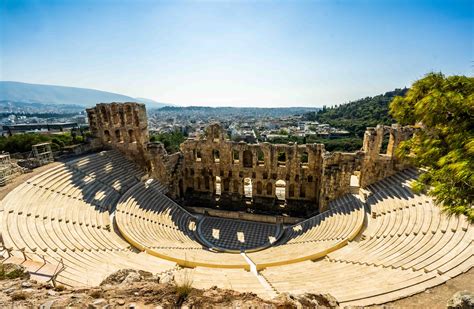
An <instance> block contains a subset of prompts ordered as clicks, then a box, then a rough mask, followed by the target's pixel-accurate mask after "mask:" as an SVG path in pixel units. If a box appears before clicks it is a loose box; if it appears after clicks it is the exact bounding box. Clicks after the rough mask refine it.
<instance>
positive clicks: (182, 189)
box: [178, 179, 184, 197]
mask: <svg viewBox="0 0 474 309" xmlns="http://www.w3.org/2000/svg"><path fill="white" fill-rule="evenodd" d="M178 188H179V196H180V197H183V196H184V188H183V180H182V179H180V180H179V183H178Z"/></svg>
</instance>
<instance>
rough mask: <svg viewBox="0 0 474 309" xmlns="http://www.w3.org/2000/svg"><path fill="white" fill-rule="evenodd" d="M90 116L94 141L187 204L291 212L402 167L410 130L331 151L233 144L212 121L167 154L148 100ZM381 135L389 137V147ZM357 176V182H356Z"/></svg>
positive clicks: (390, 129) (370, 135) (320, 205)
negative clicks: (155, 137)
mask: <svg viewBox="0 0 474 309" xmlns="http://www.w3.org/2000/svg"><path fill="white" fill-rule="evenodd" d="M87 113H88V117H89V124H90V130H91V133H92V134H93V135H94V136H95V137H96V142H97V141H99V143H101V144H102V145H104V146H109V147H114V148H116V149H118V150H119V151H121V152H122V153H123V154H125V155H126V156H127V157H129V158H130V159H132V160H134V161H135V162H137V163H138V164H140V165H141V166H142V167H143V168H144V169H145V170H146V172H147V173H148V175H149V177H152V178H155V179H157V180H159V181H160V182H161V183H162V184H164V185H166V186H167V187H168V189H169V195H170V196H171V197H173V198H175V199H179V200H181V202H183V203H184V204H185V205H187V206H204V207H215V208H219V207H222V208H224V207H230V208H227V209H233V210H243V209H242V207H244V208H249V209H255V210H263V211H264V212H266V213H272V212H273V213H281V212H287V211H288V212H287V213H288V214H290V215H304V214H307V213H311V212H314V211H318V210H319V211H324V210H326V209H327V207H328V204H329V202H330V201H332V200H334V199H336V198H338V197H341V196H342V195H344V194H347V193H349V192H354V190H356V192H357V190H358V186H359V185H360V187H367V186H368V185H370V184H372V183H374V182H376V181H378V180H380V179H383V178H385V177H387V176H390V175H392V174H394V173H395V172H397V171H399V170H401V169H403V168H405V167H406V165H405V163H404V162H401V161H400V160H398V159H397V157H396V155H395V149H396V148H397V146H398V145H399V143H400V142H401V141H403V140H406V139H407V138H409V137H411V135H412V134H413V129H411V128H409V127H401V126H400V125H392V126H377V127H375V128H367V131H366V132H365V136H364V141H363V147H362V149H361V151H358V152H355V153H342V152H327V151H325V149H324V145H323V144H306V145H297V144H291V145H290V144H289V145H283V144H281V145H275V144H269V143H261V144H247V143H244V142H233V141H230V140H228V139H227V138H226V135H225V132H224V131H223V130H222V128H221V127H220V126H219V125H218V124H212V125H210V126H209V127H208V128H207V130H206V133H205V134H204V135H203V136H201V137H199V138H195V139H188V140H186V141H185V142H184V143H183V144H181V146H180V152H178V153H175V154H168V153H166V150H165V148H164V146H163V145H162V144H160V143H150V142H149V135H148V124H147V117H146V110H145V106H144V105H143V104H138V103H111V104H97V106H96V107H94V108H90V109H88V110H87ZM384 136H386V137H387V138H388V137H389V140H388V145H387V147H386V150H385V148H384V147H382V145H383V144H384ZM354 177H355V178H356V180H357V181H356V183H357V185H356V186H354V185H352V186H351V179H352V180H354ZM250 183H251V185H249V184H250ZM282 195H283V196H282ZM234 206H235V208H232V207H234Z"/></svg>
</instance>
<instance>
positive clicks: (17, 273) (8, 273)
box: [0, 264, 27, 280]
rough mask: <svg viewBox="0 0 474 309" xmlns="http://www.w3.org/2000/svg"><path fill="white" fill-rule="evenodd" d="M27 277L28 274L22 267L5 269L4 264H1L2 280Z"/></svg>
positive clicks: (0, 277)
mask: <svg viewBox="0 0 474 309" xmlns="http://www.w3.org/2000/svg"><path fill="white" fill-rule="evenodd" d="M9 265H11V264H9ZM7 267H8V265H7ZM25 277H27V274H26V273H25V272H24V271H23V270H22V269H20V268H16V269H14V270H9V269H8V268H7V269H5V265H4V264H0V280H7V279H17V278H25Z"/></svg>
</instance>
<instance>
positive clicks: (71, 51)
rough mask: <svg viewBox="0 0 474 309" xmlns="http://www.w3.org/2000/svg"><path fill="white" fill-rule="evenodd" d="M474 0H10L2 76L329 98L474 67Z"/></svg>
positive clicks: (2, 17)
mask: <svg viewBox="0 0 474 309" xmlns="http://www.w3.org/2000/svg"><path fill="white" fill-rule="evenodd" d="M473 3H474V2H473V1H456V0H451V1H450V0H446V1H434V0H432V1H415V0H412V1H403V0H401V1H382V0H379V1H375V0H373V1H356V0H353V1H337V0H333V1H199V2H196V1H119V0H116V1H87V0H86V1H73V0H70V1H47V0H42V1H21V0H0V80H14V81H23V82H31V83H40V84H55V85H65V86H75V87H86V88H94V89H100V90H105V91H111V92H117V93H121V94H125V95H130V96H134V97H145V98H150V99H154V100H156V101H160V102H167V103H174V104H178V105H209V106H224V105H225V106H260V107H270V106H274V107H279V106H322V105H333V104H340V103H343V102H347V101H350V100H354V99H358V98H361V97H365V96H371V95H376V94H379V93H383V92H385V91H389V90H392V89H394V88H397V87H404V86H410V85H411V83H412V82H413V81H415V80H416V79H418V78H420V77H422V76H423V75H424V74H425V73H427V72H429V71H442V72H443V73H445V74H448V75H451V74H463V75H471V76H472V75H474V74H473V71H474V47H473V38H474V7H473V5H474V4H473Z"/></svg>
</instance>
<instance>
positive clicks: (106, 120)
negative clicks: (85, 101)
mask: <svg viewBox="0 0 474 309" xmlns="http://www.w3.org/2000/svg"><path fill="white" fill-rule="evenodd" d="M100 113H101V114H102V120H103V121H104V123H105V124H106V125H108V123H109V115H107V109H106V108H105V106H102V107H101V108H100Z"/></svg>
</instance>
